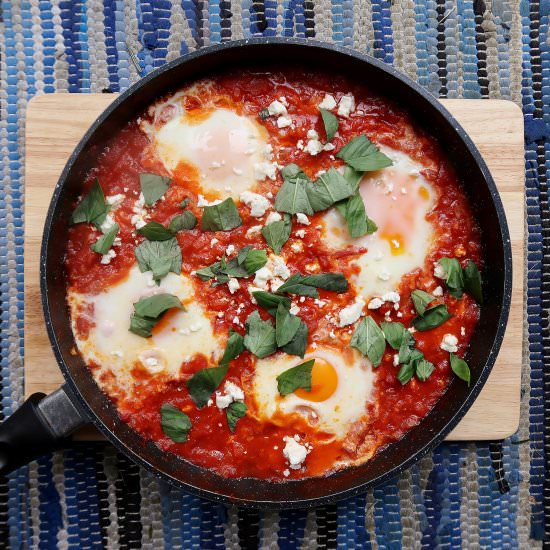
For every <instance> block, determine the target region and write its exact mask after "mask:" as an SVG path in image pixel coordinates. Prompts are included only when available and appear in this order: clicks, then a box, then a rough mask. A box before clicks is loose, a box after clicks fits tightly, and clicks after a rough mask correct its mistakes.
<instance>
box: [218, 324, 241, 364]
mask: <svg viewBox="0 0 550 550" xmlns="http://www.w3.org/2000/svg"><path fill="white" fill-rule="evenodd" d="M243 351H244V338H243V337H242V336H241V335H240V334H239V333H238V332H235V331H234V330H233V329H230V330H229V338H228V339H227V345H226V346H225V351H224V352H223V357H222V358H221V359H220V365H229V363H230V362H231V361H233V359H236V358H237V357H238V356H239V355H240V354H241V353H242V352H243Z"/></svg>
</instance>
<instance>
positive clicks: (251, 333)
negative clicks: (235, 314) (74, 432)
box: [244, 311, 277, 359]
mask: <svg viewBox="0 0 550 550" xmlns="http://www.w3.org/2000/svg"><path fill="white" fill-rule="evenodd" d="M245 324H246V335H245V337H244V347H245V348H246V349H247V350H248V351H250V352H251V353H253V354H254V355H255V356H256V357H259V358H260V359H262V358H264V357H267V356H268V355H271V354H272V353H273V352H274V351H275V350H276V349H277V341H276V337H275V328H273V323H272V322H271V321H269V320H268V321H263V320H262V318H261V317H260V314H259V313H258V312H257V311H254V312H252V313H251V314H250V315H249V316H248V319H247V320H246V323H245Z"/></svg>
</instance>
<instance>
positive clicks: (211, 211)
mask: <svg viewBox="0 0 550 550" xmlns="http://www.w3.org/2000/svg"><path fill="white" fill-rule="evenodd" d="M242 223H243V220H242V219H241V216H240V215H239V211H238V210H237V207H236V206H235V203H234V202H233V199H232V198H231V197H229V198H228V199H225V200H224V201H223V202H220V203H219V204H214V205H212V206H205V207H204V211H203V215H202V222H201V226H202V230H203V231H231V230H232V229H235V228H236V227H239V226H240V225H241V224H242Z"/></svg>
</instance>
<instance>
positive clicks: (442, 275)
mask: <svg viewBox="0 0 550 550" xmlns="http://www.w3.org/2000/svg"><path fill="white" fill-rule="evenodd" d="M434 266H435V267H434V275H435V276H436V277H437V278H438V279H446V278H447V271H445V268H444V267H443V266H442V265H441V264H440V263H435V264H434Z"/></svg>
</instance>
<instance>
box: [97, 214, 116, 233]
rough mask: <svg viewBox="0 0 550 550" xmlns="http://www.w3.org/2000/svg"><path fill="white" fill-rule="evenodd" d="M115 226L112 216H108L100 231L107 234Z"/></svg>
mask: <svg viewBox="0 0 550 550" xmlns="http://www.w3.org/2000/svg"><path fill="white" fill-rule="evenodd" d="M113 225H115V219H114V218H113V216H112V215H111V214H107V216H105V220H104V221H103V223H102V224H101V227H100V229H101V231H103V233H106V232H107V231H108V230H109V229H111V227H113Z"/></svg>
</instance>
